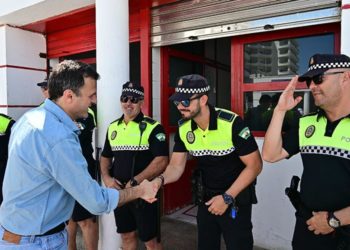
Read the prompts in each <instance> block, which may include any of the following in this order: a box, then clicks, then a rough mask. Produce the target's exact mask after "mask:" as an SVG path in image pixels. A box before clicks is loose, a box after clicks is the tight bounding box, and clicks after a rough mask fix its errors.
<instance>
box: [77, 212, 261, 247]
mask: <svg viewBox="0 0 350 250" xmlns="http://www.w3.org/2000/svg"><path fill="white" fill-rule="evenodd" d="M161 228H162V244H163V248H164V250H196V249H197V229H196V226H195V225H193V224H191V223H187V222H182V221H179V220H174V219H170V218H167V217H166V216H163V218H162V225H161ZM221 245H222V246H221V250H224V249H226V248H225V244H224V242H223V241H222V244H221ZM145 249H146V248H145V247H144V246H143V244H139V247H138V250H145ZM78 250H85V248H84V246H83V242H82V237H81V233H80V232H79V233H78ZM254 250H264V249H262V248H259V247H254Z"/></svg>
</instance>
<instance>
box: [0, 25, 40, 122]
mask: <svg viewBox="0 0 350 250" xmlns="http://www.w3.org/2000/svg"><path fill="white" fill-rule="evenodd" d="M39 53H46V41H45V37H44V36H43V35H41V34H38V33H34V32H30V31H25V30H22V29H18V28H14V27H10V26H7V25H4V26H1V27H0V112H1V113H5V114H8V115H10V116H12V117H13V118H14V119H16V120H17V119H18V118H19V117H20V116H21V115H22V114H23V113H24V112H25V111H27V110H28V109H31V108H33V107H34V106H37V105H38V104H40V103H41V101H42V96H41V92H40V90H39V89H38V87H37V86H36V83H37V82H40V81H43V80H44V78H45V76H46V59H43V58H40V57H39Z"/></svg>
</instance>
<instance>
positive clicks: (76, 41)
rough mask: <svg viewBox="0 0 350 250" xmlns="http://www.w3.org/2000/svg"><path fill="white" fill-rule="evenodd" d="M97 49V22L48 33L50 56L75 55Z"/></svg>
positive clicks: (48, 52)
mask: <svg viewBox="0 0 350 250" xmlns="http://www.w3.org/2000/svg"><path fill="white" fill-rule="evenodd" d="M95 49H96V30H95V23H90V24H85V25H81V26H78V27H74V28H69V29H66V30H63V31H58V32H55V33H51V34H48V35H47V54H48V58H57V57H61V56H67V55H73V54H77V53H81V52H86V51H90V50H95Z"/></svg>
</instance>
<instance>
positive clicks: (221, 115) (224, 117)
mask: <svg viewBox="0 0 350 250" xmlns="http://www.w3.org/2000/svg"><path fill="white" fill-rule="evenodd" d="M218 118H220V119H221V120H224V121H228V122H232V121H233V118H235V114H232V113H229V112H226V111H223V110H219V111H218Z"/></svg>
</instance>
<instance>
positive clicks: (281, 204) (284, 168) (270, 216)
mask: <svg viewBox="0 0 350 250" xmlns="http://www.w3.org/2000/svg"><path fill="white" fill-rule="evenodd" d="M256 140H257V143H258V145H259V148H260V150H261V148H262V144H263V138H256ZM301 173H302V163H301V158H300V155H296V156H293V157H292V158H291V159H289V160H283V161H280V162H278V163H273V164H271V163H267V162H264V166H263V171H262V172H261V174H260V175H259V177H258V181H257V186H256V191H257V196H258V204H256V205H254V206H253V219H252V220H253V233H254V243H255V245H256V246H260V247H263V248H267V249H292V248H291V240H292V236H293V230H294V223H295V217H294V213H295V210H294V208H293V207H292V204H291V203H290V202H289V200H288V197H287V196H286V195H285V194H284V190H285V188H286V187H287V186H289V185H290V180H291V178H292V176H293V175H298V176H299V177H300V176H301Z"/></svg>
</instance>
